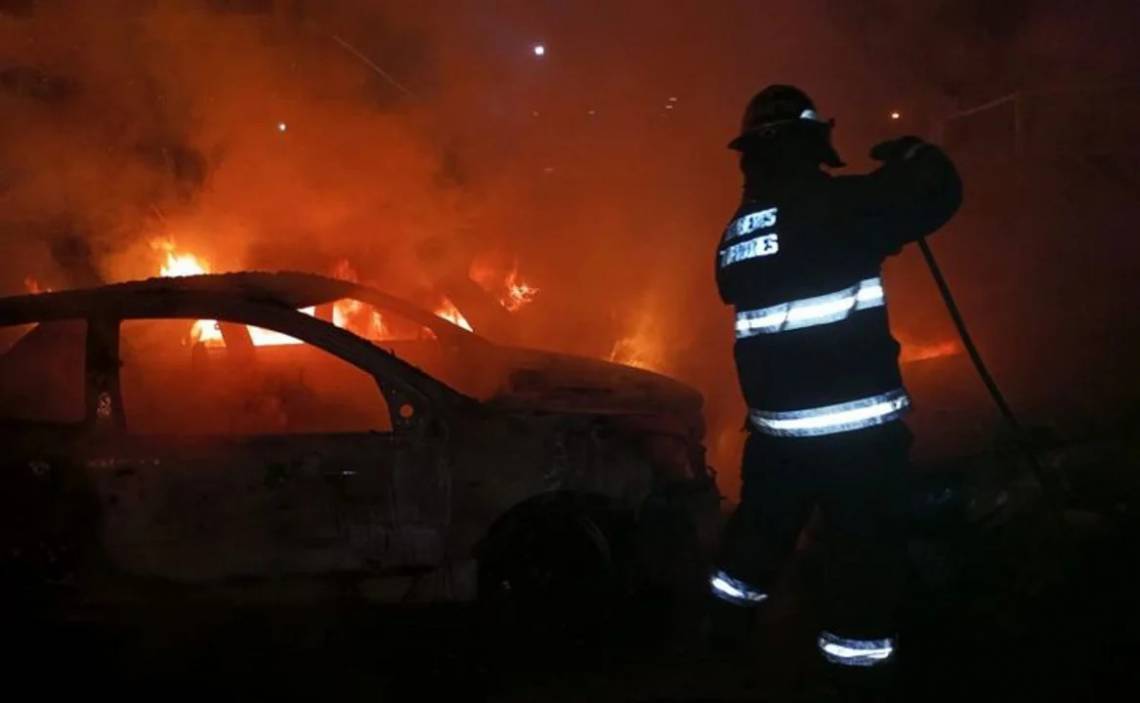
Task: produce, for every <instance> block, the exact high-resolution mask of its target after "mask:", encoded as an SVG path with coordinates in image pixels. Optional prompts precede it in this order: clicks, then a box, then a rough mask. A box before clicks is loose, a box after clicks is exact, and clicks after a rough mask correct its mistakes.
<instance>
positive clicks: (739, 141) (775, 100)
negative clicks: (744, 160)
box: [728, 85, 844, 167]
mask: <svg viewBox="0 0 1140 703" xmlns="http://www.w3.org/2000/svg"><path fill="white" fill-rule="evenodd" d="M834 125H835V120H824V119H821V118H820V116H819V113H817V112H816V109H815V103H814V102H812V99H811V98H809V97H808V95H807V93H805V92H803V91H802V90H800V89H799V88H796V87H794V86H790V85H770V86H768V87H767V88H765V89H764V90H762V91H760V92H759V93H757V94H756V96H755V97H753V98H752V100H751V101H749V103H748V107H747V108H745V110H744V119H743V120H742V124H741V126H740V135H739V136H738V137H736V139H733V140H732V142H730V143H729V145H728V147H729V148H730V149H735V150H736V151H746V150H747V149H748V148H749V147H750V146H751V145H753V144H756V143H758V142H760V141H763V140H766V139H773V138H778V137H779V136H781V135H784V134H788V133H791V132H799V133H804V132H805V131H806V132H807V133H809V134H812V135H814V136H817V137H818V139H819V143H820V146H821V151H820V162H821V163H824V164H827V165H828V166H835V167H838V166H843V165H844V164H843V161H841V160H840V158H839V154H838V153H836V151H835V147H833V146H832V145H831V128H832V127H833V126H834Z"/></svg>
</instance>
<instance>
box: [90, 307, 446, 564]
mask: <svg viewBox="0 0 1140 703" xmlns="http://www.w3.org/2000/svg"><path fill="white" fill-rule="evenodd" d="M286 313H287V315H286V317H285V319H286V320H287V321H289V322H292V323H295V324H296V325H297V327H296V328H295V329H294V328H293V327H290V326H289V325H284V327H285V328H287V331H289V332H292V333H294V334H297V335H298V336H297V337H290V336H287V335H286V334H284V333H283V332H281V331H280V330H276V331H267V330H258V329H250V328H246V326H245V325H238V324H231V323H226V322H222V323H220V325H219V327H220V328H221V329H222V331H223V334H222V335H203V334H202V332H201V329H200V326H201V324H203V322H201V321H197V322H196V321H188V320H154V319H147V320H130V319H128V320H124V321H123V322H122V324H121V325H120V328H119V330H120V332H119V335H120V339H119V344H118V348H119V363H120V370H119V374H118V388H117V389H116V393H115V395H116V396H117V397H118V404H119V410H118V412H119V414H120V415H121V417H122V422H121V423H119V424H120V428H119V430H118V431H117V433H116V436H115V437H114V439H113V440H112V441H109V442H108V443H107V444H106V449H107V451H106V452H105V457H104V458H103V460H102V461H103V463H104V464H105V466H104V467H103V470H102V471H101V472H100V477H101V480H100V481H99V486H100V494H101V497H102V500H103V503H104V505H105V512H106V515H107V518H106V525H107V529H106V533H107V535H108V543H109V545H110V546H111V549H112V551H113V553H114V554H115V556H116V558H117V561H119V562H120V563H121V564H123V565H124V566H125V567H126V568H128V569H129V570H132V571H135V572H138V573H146V574H153V575H160V576H163V577H167V578H173V579H176V580H180V581H217V580H226V579H233V578H259V577H280V576H285V575H300V574H314V573H329V572H337V573H343V572H359V571H376V570H384V569H407V568H413V567H417V568H418V567H426V566H430V565H434V564H436V563H438V562H439V561H440V559H441V558H442V550H441V547H440V546H439V545H441V544H442V540H441V534H442V530H443V529H444V526H445V523H446V486H445V482H444V481H441V480H440V474H439V472H440V471H441V470H442V465H441V463H440V462H439V461H438V454H437V453H435V452H433V451H431V444H430V443H425V442H424V441H423V438H422V434H421V433H410V432H404V431H400V430H399V429H397V428H396V427H395V426H394V425H395V424H396V423H394V422H393V418H399V413H401V412H404V413H408V412H410V410H409V408H410V407H411V406H409V408H402V407H401V408H398V409H397V410H396V413H395V414H393V412H392V409H391V408H390V407H389V404H388V400H387V397H386V395H385V393H384V392H382V387H381V385H380V384H379V383H378V379H377V377H376V375H375V373H374V372H373V371H372V370H370V369H366V368H362V367H361V365H360V364H359V363H357V361H352V362H350V361H348V360H346V359H345V358H342V357H341V356H338V355H337V354H334V353H332V352H330V351H329V350H327V349H326V348H324V347H323V346H322V345H318V344H313V343H309V342H303V341H301V339H300V337H305V336H307V335H306V334H305V333H306V332H313V331H314V330H316V331H317V332H320V331H321V330H320V329H319V326H321V325H327V323H323V322H321V321H318V320H314V319H312V318H305V317H304V316H302V315H300V314H297V313H291V312H289V311H286ZM288 315H292V318H290V317H289V316H288ZM293 318H304V319H293ZM206 324H214V323H212V322H209V323H206ZM195 325H198V326H199V329H198V332H197V335H198V336H197V337H195V336H194V335H195V329H194V326H195ZM314 326H317V327H314ZM203 336H206V337H209V338H212V339H213V341H212V342H207V341H203ZM219 337H221V340H219V339H218V338H219ZM358 341H359V343H360V344H361V345H365V346H368V345H367V343H365V342H363V340H358ZM369 348H370V347H369ZM370 349H371V348H370ZM374 351H375V352H376V353H380V352H379V350H374ZM393 397H394V396H393ZM401 424H402V423H401ZM97 463H98V462H97Z"/></svg>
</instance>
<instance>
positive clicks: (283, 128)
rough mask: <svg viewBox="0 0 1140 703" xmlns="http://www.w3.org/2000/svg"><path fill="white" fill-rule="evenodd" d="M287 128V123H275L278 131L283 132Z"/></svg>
mask: <svg viewBox="0 0 1140 703" xmlns="http://www.w3.org/2000/svg"><path fill="white" fill-rule="evenodd" d="M287 129H289V125H287V124H285V123H284V122H278V123H277V131H278V132H284V131H285V130H287Z"/></svg>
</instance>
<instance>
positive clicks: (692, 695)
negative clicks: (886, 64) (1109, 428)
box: [3, 440, 1140, 702]
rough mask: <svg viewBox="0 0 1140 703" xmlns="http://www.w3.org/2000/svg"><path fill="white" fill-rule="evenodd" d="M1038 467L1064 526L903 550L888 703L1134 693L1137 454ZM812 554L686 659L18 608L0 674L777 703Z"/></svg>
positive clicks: (377, 631) (1125, 451)
mask: <svg viewBox="0 0 1140 703" xmlns="http://www.w3.org/2000/svg"><path fill="white" fill-rule="evenodd" d="M1043 456H1044V458H1045V460H1046V463H1047V464H1048V465H1050V466H1052V467H1055V468H1057V469H1058V470H1061V471H1062V472H1066V473H1065V475H1066V476H1068V477H1069V479H1070V483H1071V504H1070V505H1071V507H1072V508H1074V509H1076V510H1083V511H1086V512H1074V511H1070V513H1069V514H1068V515H1067V518H1066V520H1065V524H1064V527H1063V528H1058V527H1057V525H1056V523H1055V522H1053V521H1051V519H1050V517H1049V514H1048V513H1047V512H1045V511H1043V510H1041V509H1040V504H1039V502H1037V501H1035V499H1034V495H1035V494H1034V487H1033V485H1032V484H1030V483H1029V482H1026V481H1024V480H1022V481H1020V482H1018V481H1014V482H1012V483H1010V482H1005V483H1004V487H1005V488H1007V489H1008V493H1007V494H1006V495H1007V496H1008V497H1009V500H1008V501H1007V502H1006V505H1007V509H1006V511H1005V512H1004V513H999V514H996V515H994V516H992V517H991V518H990V519H989V520H988V521H978V520H975V521H973V522H971V523H968V524H958V525H957V526H952V527H942V528H940V529H938V530H936V531H935V532H933V533H927V534H925V535H920V536H918V537H916V539H915V540H914V541H913V542H912V557H913V562H914V566H915V569H914V575H913V579H914V588H913V590H912V598H911V602H910V604H909V606H908V616H907V627H906V630H904V632H902V633H901V638H900V642H901V643H902V649H901V651H902V653H903V658H902V660H901V663H902V671H903V679H904V682H905V684H906V690H907V695H906V696H905V700H915V701H918V700H921V701H963V700H970V701H987V700H995V701H997V700H1000V701H1045V700H1095V699H1098V698H1102V697H1103V698H1106V699H1107V698H1108V697H1109V696H1110V695H1111V696H1112V697H1113V698H1114V699H1116V698H1121V697H1122V698H1123V699H1124V700H1130V699H1132V698H1133V697H1134V695H1135V694H1134V691H1135V690H1136V685H1137V684H1140V667H1138V666H1137V664H1138V662H1140V659H1138V657H1137V655H1138V654H1140V646H1138V645H1137V640H1136V633H1137V632H1140V617H1138V615H1140V607H1138V606H1137V605H1136V601H1137V598H1138V597H1140V570H1138V569H1137V568H1136V559H1137V556H1138V555H1140V549H1138V548H1137V547H1138V537H1140V530H1138V529H1137V526H1138V521H1137V513H1136V508H1137V506H1138V505H1140V503H1137V501H1136V500H1135V498H1136V496H1137V495H1140V491H1138V490H1137V487H1138V486H1140V480H1137V478H1136V476H1135V475H1134V474H1133V471H1134V469H1135V467H1136V466H1137V465H1138V464H1140V461H1137V460H1138V459H1140V452H1137V443H1135V442H1132V441H1123V442H1122V441H1119V440H1113V441H1107V442H1104V441H1102V442H1087V443H1084V444H1082V445H1080V446H1079V447H1073V446H1071V447H1067V448H1063V449H1058V450H1055V451H1052V452H1046V453H1045V454H1044V455H1043ZM975 464H976V465H977V466H975V468H974V469H972V470H975V471H982V470H983V469H981V468H979V467H983V466H985V467H987V468H985V469H984V473H985V476H986V477H987V481H991V482H992V481H995V480H996V479H994V476H995V475H996V474H998V473H1000V472H995V471H994V470H993V466H994V464H993V461H992V458H991V459H987V460H985V461H981V462H975ZM1078 467H1079V471H1076V470H1075V469H1076V468H1078ZM979 475H980V474H979ZM982 483H985V482H984V481H975V482H974V486H973V487H972V488H971V495H972V496H974V499H975V503H974V504H973V505H972V506H971V510H972V511H973V513H974V514H975V516H976V515H977V514H979V513H987V512H988V510H989V508H988V507H987V506H986V505H985V503H986V500H987V499H986V498H985V494H986V491H987V489H985V488H984V487H981V484H982ZM998 483H1000V481H998ZM1094 511H1095V513H1096V515H1093V514H1092V513H1093V512H1094ZM825 549H826V545H825V544H824V545H820V544H818V543H817V545H816V546H815V547H812V548H810V549H807V550H806V551H802V552H801V554H800V559H799V565H798V567H797V569H796V575H795V576H794V577H793V578H791V579H789V583H788V584H787V590H789V591H794V592H797V593H799V594H800V596H798V597H795V598H792V597H783V598H776V599H775V601H774V602H773V603H772V604H771V611H770V612H768V613H767V614H766V616H765V620H766V621H765V622H763V623H761V624H760V627H759V628H758V631H757V636H756V637H755V639H754V641H753V642H752V644H750V645H749V646H748V647H746V648H744V649H742V650H740V651H738V652H735V653H732V654H723V653H714V652H712V651H710V650H709V649H708V648H705V647H703V646H702V645H701V641H700V638H699V637H698V636H697V634H696V628H695V627H694V626H693V622H694V619H693V618H691V617H689V615H690V614H689V613H688V612H687V611H686V610H685V609H683V608H678V607H661V604H660V603H654V604H646V603H631V604H626V605H624V606H623V607H621V608H619V611H618V613H617V614H615V615H613V616H607V617H605V618H604V619H603V620H604V621H603V622H600V623H599V622H594V623H586V622H585V621H583V620H582V619H580V618H574V619H573V620H574V621H573V622H571V623H569V624H566V623H561V624H559V623H560V618H559V617H558V616H557V615H553V614H552V615H549V616H548V617H539V618H536V619H535V620H532V621H530V622H527V623H526V624H524V625H522V626H518V625H515V626H510V627H508V626H506V625H504V624H503V623H502V622H501V621H497V620H496V619H495V618H491V617H488V616H487V614H486V613H485V611H483V610H481V609H480V608H478V607H476V606H463V607H450V606H449V607H430V608H419V609H391V608H375V607H373V608H363V607H359V606H358V605H355V604H352V603H349V602H344V603H336V604H330V605H326V606H323V607H320V608H304V609H302V608H277V609H265V608H260V609H254V608H246V609H242V608H228V609H220V608H216V607H210V608H207V607H204V606H198V605H192V604H191V601H180V602H176V603H173V604H171V603H167V604H165V605H162V604H156V605H155V606H154V607H153V608H148V609H147V610H146V611H133V612H131V613H120V614H106V613H103V614H101V615H100V618H101V620H100V622H99V624H92V623H90V622H88V623H87V624H84V623H83V619H82V618H80V619H79V620H78V621H75V622H71V623H70V624H60V623H59V622H54V623H49V622H45V621H43V620H42V619H39V618H36V619H34V622H30V621H31V620H33V619H32V618H30V617H26V616H27V615H28V614H27V613H24V614H23V615H24V616H23V617H18V618H14V619H12V620H10V621H9V626H8V627H6V628H5V634H6V639H7V640H8V647H6V648H5V650H6V653H5V654H4V655H3V657H4V663H5V666H4V667H3V668H4V669H6V670H7V671H6V673H5V674H4V678H5V679H6V680H7V681H8V683H9V684H10V685H16V684H18V683H19V684H23V683H27V684H30V686H31V688H30V689H29V690H30V691H33V692H35V694H36V697H37V698H43V697H55V696H57V695H63V694H75V693H79V694H82V695H84V696H85V697H89V696H92V695H95V694H99V695H100V696H102V695H110V696H113V697H114V699H119V700H124V699H131V700H133V699H136V698H154V697H156V696H157V697H162V698H171V697H174V698H184V697H185V698H189V697H194V698H196V699H202V698H208V699H210V700H263V699H295V698H321V699H333V698H335V699H338V700H371V701H426V700H432V701H434V700H464V701H468V700H471V701H536V700H542V701H548V702H555V701H695V700H705V701H763V700H781V698H780V696H782V695H784V694H785V693H786V692H787V691H788V690H789V689H791V688H792V687H794V685H795V684H796V682H797V680H799V679H802V678H805V677H810V676H813V675H815V674H817V673H818V672H817V671H815V666H816V665H815V664H814V662H815V657H814V656H813V652H812V648H813V634H814V628H813V626H812V622H811V621H812V616H811V611H812V607H811V603H812V602H813V594H814V591H815V584H817V583H818V580H819V579H818V576H819V568H820V567H819V562H820V554H821V553H822V552H823V551H825ZM662 613H665V614H666V616H665V617H662ZM670 619H671V620H672V621H673V622H669V620H670Z"/></svg>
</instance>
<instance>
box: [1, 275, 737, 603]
mask: <svg viewBox="0 0 1140 703" xmlns="http://www.w3.org/2000/svg"><path fill="white" fill-rule="evenodd" d="M343 300H351V301H354V302H353V303H352V305H354V306H360V305H367V306H369V307H370V308H371V309H374V310H375V311H377V312H376V314H377V315H380V316H382V317H373V318H372V320H373V321H374V322H375V323H376V324H377V325H381V326H386V325H390V324H394V322H393V321H394V320H397V319H398V320H400V324H401V325H404V326H405V327H406V328H407V329H415V330H416V332H414V333H410V334H405V335H403V336H401V335H391V338H390V339H385V340H380V341H375V340H372V341H370V340H369V339H366V338H364V337H362V336H360V335H358V334H355V333H353V332H352V331H349V330H348V329H344V328H342V327H343V323H342V326H338V325H337V324H333V317H334V315H333V314H332V310H333V308H332V306H333V305H334V302H335V301H343ZM354 310H356V308H354ZM195 320H200V321H209V322H210V323H215V321H216V324H215V325H214V327H213V329H215V330H216V331H217V333H218V334H217V336H218V337H220V339H219V340H216V343H215V344H214V345H213V346H212V347H211V346H210V345H208V344H204V343H203V342H202V341H201V340H200V339H199V340H193V339H187V337H186V332H187V330H188V329H189V328H190V326H191V325H192V324H196V323H195V322H194V321H195ZM0 330H2V331H6V332H8V335H7V337H8V339H7V342H6V343H4V340H3V339H2V338H0V350H3V355H2V356H0V394H2V398H3V403H4V408H5V409H4V411H3V413H2V416H3V418H2V419H0V434H2V435H3V440H2V441H3V446H4V447H5V450H4V453H3V458H2V459H0V463H2V464H3V467H2V468H3V482H4V488H3V496H4V498H3V502H4V503H5V506H4V518H3V523H4V526H3V534H2V538H3V540H4V544H3V548H4V550H5V551H4V554H5V558H4V568H5V569H6V570H7V571H9V572H10V574H17V575H19V576H20V578H22V579H24V580H25V581H26V582H29V583H30V582H35V583H38V584H41V585H42V584H43V583H44V582H49V583H54V584H56V585H57V586H60V585H65V590H67V591H68V592H70V593H75V594H82V597H84V598H86V599H89V600H95V601H102V600H112V601H115V600H120V599H129V598H131V597H133V596H132V595H131V594H138V593H140V592H142V591H141V590H140V589H139V588H138V584H140V583H152V584H163V585H164V587H165V586H170V587H174V588H183V587H189V588H190V589H191V590H193V591H194V592H210V593H215V594H221V593H227V594H228V593H240V594H241V597H242V598H249V597H251V594H254V595H257V596H265V597H271V598H281V597H283V594H286V593H290V594H297V593H304V594H305V595H306V597H307V596H309V595H312V594H314V593H316V594H320V593H326V592H327V589H329V588H333V589H336V591H337V592H341V593H343V591H344V589H345V588H351V589H352V591H353V593H357V594H359V595H361V596H364V597H366V598H368V599H370V600H378V601H386V602H431V601H441V600H445V601H446V600H459V601H463V600H470V599H473V598H475V597H476V596H477V595H499V596H501V595H503V592H505V591H509V592H511V593H512V594H526V593H530V594H531V595H537V596H539V597H544V593H545V592H546V591H548V590H550V589H559V588H560V589H563V591H565V590H566V589H571V590H573V589H578V588H580V587H582V586H583V584H586V583H589V584H591V587H594V586H598V585H599V584H601V587H603V588H606V589H617V590H628V589H630V588H636V587H638V586H640V585H645V584H653V585H657V586H662V585H670V587H671V586H675V585H678V584H680V583H682V582H684V583H689V582H691V579H692V578H697V579H699V575H696V574H697V572H698V571H699V569H697V568H695V567H696V566H697V564H698V563H699V562H700V560H701V559H702V556H701V555H702V554H704V553H705V549H706V547H707V546H708V545H709V543H710V542H711V541H712V540H713V539H714V538H715V532H716V529H717V524H716V523H717V520H718V502H719V496H718V494H717V491H716V487H715V482H714V481H713V478H712V475H711V471H710V469H708V467H707V466H706V465H705V461H704V449H703V445H702V440H703V432H704V429H703V423H702V419H701V398H700V396H699V394H697V393H696V392H695V391H693V390H692V389H690V388H688V387H687V386H684V385H682V384H680V383H678V382H675V381H672V380H670V379H668V378H665V377H662V376H658V375H655V374H651V373H648V372H643V371H640V370H637V369H631V368H628V367H622V366H618V365H615V364H608V363H605V362H600V361H593V360H588V359H580V358H574V357H566V356H560V355H555V354H549V353H545V352H535V351H527V350H520V349H513V348H509V347H504V346H500V345H496V344H493V343H491V342H489V341H486V340H485V339H483V338H481V337H479V336H477V335H475V334H472V333H470V332H467V331H466V330H464V329H461V328H460V327H457V326H455V325H453V324H451V323H449V322H447V321H445V320H442V319H440V318H438V317H436V316H434V315H432V314H429V313H427V312H425V311H423V310H421V309H419V308H417V307H415V306H413V305H411V304H409V303H407V302H405V301H403V300H401V299H398V298H395V297H392V296H389V295H386V294H384V293H382V292H380V291H378V290H376V289H374V288H370V287H367V286H363V285H359V284H356V283H351V282H347V281H341V280H335V279H329V278H323V277H320V276H313V275H308V274H299V273H256V272H248V273H236V274H219V275H204V276H191V277H183V278H163V279H150V280H146V281H138V282H131V283H124V284H115V285H107V286H102V287H98V288H92V289H86V290H75V291H62V292H49V293H41V294H36V295H25V296H17V297H10V298H6V299H0ZM168 330H177V332H178V334H175V333H173V332H171V333H168ZM257 330H260V331H261V332H262V333H263V334H269V335H275V338H276V341H277V342H287V343H280V344H276V343H275V344H271V345H267V346H258V345H257V340H256V339H254V338H252V336H253V332H255V331H257ZM12 337H17V338H16V339H15V340H14V341H13V340H12ZM160 359H165V361H163V362H162V363H161V364H158V360H160ZM155 364H158V365H157V366H156V365H155ZM326 365H327V366H328V367H329V369H331V370H330V371H328V372H327V373H326V372H325V371H323V370H322V369H324V368H325V366H326ZM152 366H153V367H154V368H151V367H152ZM461 387H462V390H461V389H460V388H461ZM124 584H132V585H131V587H124ZM144 590H145V589H144Z"/></svg>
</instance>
